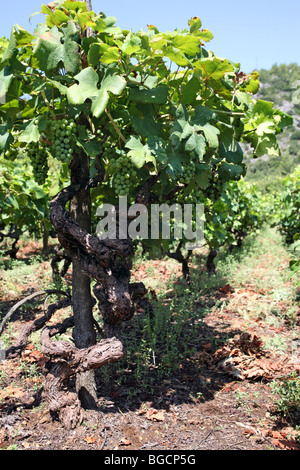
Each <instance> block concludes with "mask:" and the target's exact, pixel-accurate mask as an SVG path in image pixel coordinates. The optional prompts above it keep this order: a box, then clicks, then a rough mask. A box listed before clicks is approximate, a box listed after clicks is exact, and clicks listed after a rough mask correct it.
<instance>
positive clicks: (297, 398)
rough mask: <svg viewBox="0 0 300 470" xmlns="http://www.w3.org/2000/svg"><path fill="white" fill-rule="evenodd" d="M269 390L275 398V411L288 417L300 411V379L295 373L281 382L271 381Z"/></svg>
mask: <svg viewBox="0 0 300 470" xmlns="http://www.w3.org/2000/svg"><path fill="white" fill-rule="evenodd" d="M271 388H272V393H273V394H274V395H275V396H276V401H275V406H276V411H278V412H281V413H283V414H284V416H289V414H290V413H291V412H292V411H299V410H300V377H298V376H297V375H296V373H295V372H293V373H292V374H291V375H290V376H288V377H283V378H282V379H281V380H276V381H273V382H272V383H271Z"/></svg>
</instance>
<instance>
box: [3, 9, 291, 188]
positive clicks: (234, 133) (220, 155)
mask: <svg viewBox="0 0 300 470" xmlns="http://www.w3.org/2000/svg"><path fill="white" fill-rule="evenodd" d="M42 12H43V13H45V15H46V24H41V25H38V26H37V28H36V30H35V33H34V36H32V35H31V34H30V33H28V32H26V31H25V30H24V29H23V28H21V27H19V26H14V27H13V30H12V35H11V39H10V42H9V46H8V48H7V51H6V53H5V54H4V57H3V59H2V65H1V69H2V78H1V79H0V81H1V83H2V86H3V87H4V88H5V91H6V94H7V102H6V103H5V104H4V105H2V106H1V108H0V115H1V116H2V119H3V120H4V121H5V122H6V129H3V132H2V138H1V148H2V151H7V150H8V148H9V146H10V145H11V144H12V143H13V142H14V145H20V146H22V145H23V143H26V144H30V143H31V142H38V141H43V143H46V144H47V143H49V146H55V145H59V143H58V142H56V141H57V139H56V136H53V133H51V129H53V125H52V123H53V121H57V122H59V121H61V120H62V121H63V122H64V119H67V120H68V121H69V120H72V121H73V123H74V125H75V126H76V133H74V135H73V142H72V146H71V148H72V149H73V152H76V151H82V150H83V151H84V152H86V153H87V154H88V155H89V157H90V158H91V159H93V158H94V157H95V152H96V147H97V146H98V148H99V154H100V156H101V163H102V165H103V166H104V168H105V169H106V170H107V171H108V168H110V175H111V179H110V180H109V179H107V184H106V185H103V196H105V191H106V193H107V195H111V191H110V188H111V187H112V179H113V177H114V174H113V173H112V171H111V161H109V159H108V158H105V157H107V154H106V155H105V154H101V152H100V148H101V147H100V144H101V145H102V144H103V143H104V142H107V141H109V143H110V145H111V147H112V149H114V153H115V155H116V154H118V155H119V157H125V158H128V159H129V160H131V161H132V164H133V165H134V166H135V167H136V172H137V176H138V179H139V181H140V182H142V181H144V180H145V179H146V178H147V177H149V176H150V175H152V174H154V173H156V174H159V175H160V177H159V178H157V185H156V186H157V187H156V194H157V195H158V194H165V193H166V191H168V188H169V187H170V185H174V184H182V185H183V186H182V188H184V186H187V185H188V184H189V182H187V181H185V182H184V183H182V181H183V180H182V177H181V176H180V174H183V173H184V172H185V168H186V166H187V165H190V161H191V160H192V162H193V165H194V166H195V181H196V184H197V186H198V187H199V188H200V189H203V188H204V187H205V184H206V181H205V180H206V178H203V175H202V171H201V170H202V168H203V167H202V165H203V163H205V164H206V165H208V167H207V169H206V170H207V171H208V172H209V171H210V170H211V168H212V166H213V165H215V164H216V163H220V171H221V173H222V178H223V179H224V180H231V179H238V178H239V177H240V176H241V175H242V174H243V171H244V169H243V166H242V159H243V157H242V151H241V148H240V146H239V144H238V141H239V140H241V138H242V137H243V138H244V139H245V140H247V141H249V142H250V143H251V145H252V146H253V150H254V152H255V153H256V155H261V154H262V152H270V153H274V152H275V153H276V154H277V153H278V148H277V144H276V138H275V134H278V133H280V132H281V131H282V129H283V128H284V127H285V126H286V125H288V124H290V120H289V118H288V117H287V116H286V115H284V114H283V113H281V112H279V111H277V110H274V109H273V108H272V105H271V104H270V103H267V102H265V101H258V102H255V101H254V100H253V99H252V96H251V92H252V93H253V91H254V88H255V87H254V83H252V82H255V81H256V78H257V77H256V76H254V75H252V76H251V75H250V76H246V75H245V74H242V73H241V72H240V70H239V65H238V64H234V63H232V62H230V61H228V60H224V59H220V58H218V57H216V56H215V55H214V54H213V53H211V52H209V51H207V50H206V48H205V42H206V41H209V40H210V39H211V38H212V34H211V33H210V32H209V31H207V30H202V29H201V21H200V20H199V19H197V18H194V19H193V20H191V21H190V22H189V28H188V29H185V30H181V31H179V30H178V31H174V32H167V33H161V32H159V31H158V30H157V28H155V27H153V26H151V27H149V30H148V32H143V31H139V32H138V33H133V32H129V31H126V30H121V29H120V28H119V27H117V26H115V19H114V18H110V17H106V16H105V15H104V14H103V13H100V14H99V15H96V14H95V13H93V12H88V11H87V8H86V6H85V3H83V2H68V1H67V2H61V3H59V4H58V5H57V7H56V9H55V10H54V11H52V10H51V9H50V8H48V7H46V6H45V5H43V6H42ZM88 27H90V28H91V29H92V31H93V35H92V37H84V34H83V32H84V31H85V30H86V29H87V28H88ZM170 61H171V62H172V63H173V66H172V67H170ZM174 66H175V67H176V66H177V69H175V71H174ZM25 95H26V96H28V98H26V99H24V98H23V97H24V96H25ZM17 116H18V118H17ZM20 118H21V120H20ZM51 122H52V123H51ZM82 123H83V125H84V127H85V129H84V130H82V129H80V125H82ZM59 125H60V124H59ZM74 129H75V127H74ZM98 130H100V131H101V142H100V139H99V136H98V134H97V131H98ZM53 140H54V142H53ZM66 140H68V139H67V138H66ZM68 144H69V143H67V145H68ZM62 154H63V157H62V156H61V155H62ZM65 155H69V157H70V156H71V153H70V152H69V150H67V152H66V151H65V149H63V150H62V152H58V153H56V157H57V158H59V159H62V160H64V159H65ZM69 157H68V158H69ZM148 164H149V165H148ZM175 174H178V175H179V179H178V180H176V178H175V180H176V181H174V175H175ZM134 189H137V188H135V187H134V185H133V186H132V191H131V193H130V195H131V196H132V197H134ZM179 192H180V191H179Z"/></svg>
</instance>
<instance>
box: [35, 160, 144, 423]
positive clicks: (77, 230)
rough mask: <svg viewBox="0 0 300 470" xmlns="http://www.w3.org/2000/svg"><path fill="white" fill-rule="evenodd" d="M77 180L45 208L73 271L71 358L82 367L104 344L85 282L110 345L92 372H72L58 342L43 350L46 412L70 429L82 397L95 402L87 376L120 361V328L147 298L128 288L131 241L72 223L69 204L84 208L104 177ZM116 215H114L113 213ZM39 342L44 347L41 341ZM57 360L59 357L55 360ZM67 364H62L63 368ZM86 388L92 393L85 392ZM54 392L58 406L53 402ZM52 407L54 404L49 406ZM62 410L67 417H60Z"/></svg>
mask: <svg viewBox="0 0 300 470" xmlns="http://www.w3.org/2000/svg"><path fill="white" fill-rule="evenodd" d="M78 165H79V166H80V165H82V160H80V162H78ZM77 171H78V168H77ZM77 174H78V173H77ZM79 174H80V176H81V178H80V179H81V181H79V182H77V181H75V180H76V178H75V177H74V179H73V181H72V184H71V185H70V186H68V187H67V188H65V189H63V190H62V191H61V192H60V193H59V194H58V195H57V196H56V197H55V198H54V199H53V200H52V201H51V203H50V219H51V223H52V224H53V226H54V228H55V230H56V231H57V234H58V239H59V241H60V244H61V246H62V247H63V249H64V250H65V251H66V253H67V254H68V255H69V256H70V258H71V259H72V262H73V266H74V268H73V276H74V278H73V293H72V303H73V309H74V330H73V337H74V341H75V346H73V345H72V346H73V347H72V354H75V355H76V357H79V356H80V357H81V358H82V361H83V362H84V356H85V354H87V350H89V348H95V349H94V351H98V349H97V347H98V346H99V345H100V346H99V347H100V348H101V344H102V345H103V344H104V343H102V341H101V342H100V343H99V344H98V345H96V344H95V331H94V321H93V316H92V306H93V299H92V296H91V293H90V278H92V279H94V280H96V285H95V287H94V290H93V293H94V296H95V297H96V299H97V301H98V308H99V310H100V313H101V315H102V317H103V321H104V331H105V334H106V337H107V338H106V340H109V339H111V342H107V343H105V344H106V346H105V357H106V360H105V361H102V360H99V361H98V362H97V361H96V362H95V363H94V364H93V367H89V364H88V363H87V364H86V365H85V366H84V367H83V366H80V367H79V366H76V367H73V366H72V360H73V359H72V360H71V356H70V357H69V355H68V351H69V349H70V343H66V342H60V344H59V348H58V350H57V351H55V354H54V356H53V351H54V350H53V349H51V347H50V346H51V344H50V343H51V342H50V340H48V339H47V347H44V349H43V350H44V352H45V353H46V354H48V355H50V356H51V359H54V366H53V364H52V365H51V364H50V370H49V374H48V376H47V377H46V383H45V392H46V398H47V399H48V402H49V406H50V409H51V410H52V411H55V412H57V413H58V415H59V416H60V417H61V418H62V420H63V422H65V423H67V425H68V426H69V427H72V426H73V425H76V423H78V422H79V421H80V419H81V418H80V417H81V407H80V406H79V402H78V399H80V401H81V402H82V398H83V397H84V399H86V400H87V401H88V405H90V403H91V402H93V401H95V398H96V397H95V395H93V393H92V392H93V390H95V388H93V383H92V382H91V375H89V374H92V373H93V370H94V368H95V367H102V366H103V365H104V364H106V363H108V362H112V361H115V360H119V359H120V358H121V357H123V354H124V344H123V340H122V331H121V330H122V323H123V322H124V321H127V320H130V319H131V318H132V316H133V314H134V306H135V303H136V302H139V301H140V299H142V298H143V297H144V296H145V294H146V292H147V291H146V289H145V287H144V285H143V284H142V283H130V269H131V255H132V254H133V246H132V242H131V240H130V239H129V238H128V239H113V240H112V239H105V240H102V239H100V238H99V237H97V236H96V235H92V234H90V233H89V231H88V230H87V229H86V228H85V227H84V226H83V225H85V220H82V218H81V217H76V211H74V205H73V204H74V201H76V203H77V204H83V202H84V201H86V200H87V199H86V200H84V201H83V202H82V199H80V198H81V197H85V196H86V195H87V194H89V191H90V190H91V188H92V187H95V186H96V185H98V184H99V183H101V181H102V180H103V177H104V174H102V173H101V172H100V173H99V176H98V177H97V178H95V179H94V180H92V179H85V180H84V181H82V171H80V173H79ZM78 179H79V178H78ZM150 187H151V186H150ZM141 194H144V193H143V192H142V193H141ZM84 195H85V196H84ZM70 201H72V203H71V210H70V211H68V210H67V208H66V206H67V203H68V202H70ZM80 212H82V211H80ZM116 212H117V213H118V208H117V207H116ZM81 224H82V225H81ZM86 227H87V225H86ZM43 338H44V339H43V341H44V343H45V335H44V337H43ZM112 338H114V340H112ZM106 340H104V341H106ZM116 344H117V349H118V353H117V354H116V351H115V347H116ZM110 345H111V350H110ZM74 348H75V349H74ZM59 356H61V358H60V359H59ZM116 358H117V359H116ZM66 360H67V364H65V363H66ZM69 361H71V362H69ZM70 368H71V370H70ZM74 374H76V376H77V377H79V388H78V387H77V393H78V395H76V400H75V395H74V394H71V395H70V392H69V391H68V390H67V387H66V384H67V382H68V379H69V378H70V377H71V375H74ZM91 383H92V392H91V389H90V388H89V387H90V384H91ZM83 389H84V390H83ZM55 390H56V392H57V400H56V399H55V396H54V395H55V393H56V392H55ZM63 394H65V397H63ZM72 400H73V401H74V400H75V401H74V406H72V405H71V402H72ZM53 403H55V404H54V405H53ZM60 404H61V412H60ZM66 407H67V409H68V411H67V412H65V411H63V409H65V408H66ZM65 413H66V414H67V417H66V415H65Z"/></svg>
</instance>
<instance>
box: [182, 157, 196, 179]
mask: <svg viewBox="0 0 300 470" xmlns="http://www.w3.org/2000/svg"><path fill="white" fill-rule="evenodd" d="M195 170H196V166H195V163H194V162H193V161H192V160H191V161H190V162H189V163H188V164H184V165H183V171H182V175H181V176H180V178H179V183H181V184H189V183H190V182H191V181H192V180H193V177H194V176H195Z"/></svg>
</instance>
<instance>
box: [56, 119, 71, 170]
mask: <svg viewBox="0 0 300 470" xmlns="http://www.w3.org/2000/svg"><path fill="white" fill-rule="evenodd" d="M50 130H51V134H52V136H51V139H52V152H51V153H52V155H53V157H54V158H56V159H57V160H59V161H61V162H63V163H66V162H69V161H70V160H71V159H72V157H73V147H74V141H75V138H74V137H75V133H76V124H75V123H74V122H73V121H71V120H68V119H62V120H60V121H51V124H50Z"/></svg>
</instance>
